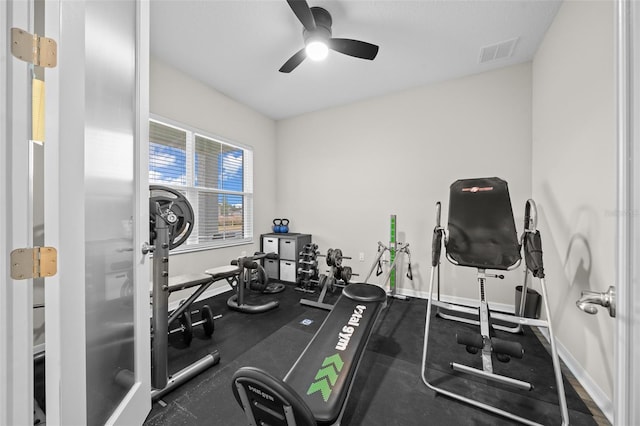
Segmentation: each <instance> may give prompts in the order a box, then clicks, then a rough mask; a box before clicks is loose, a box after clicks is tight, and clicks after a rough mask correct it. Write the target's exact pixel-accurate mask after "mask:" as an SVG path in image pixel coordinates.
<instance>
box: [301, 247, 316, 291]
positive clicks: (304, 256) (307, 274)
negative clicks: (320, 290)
mask: <svg viewBox="0 0 640 426" xmlns="http://www.w3.org/2000/svg"><path fill="white" fill-rule="evenodd" d="M318 254H319V252H318V245H317V244H313V243H310V244H305V245H304V247H303V248H302V251H301V252H300V260H298V264H299V265H300V266H299V267H298V282H297V284H298V286H297V287H296V290H297V291H302V292H305V293H315V289H314V287H315V286H316V285H317V284H318Z"/></svg>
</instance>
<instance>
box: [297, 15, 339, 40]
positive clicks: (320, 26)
mask: <svg viewBox="0 0 640 426" xmlns="http://www.w3.org/2000/svg"><path fill="white" fill-rule="evenodd" d="M311 14H312V15H313V19H314V20H315V21H316V29H315V30H313V31H307V30H306V29H305V30H303V31H302V36H303V37H304V41H305V43H306V42H307V41H308V40H309V39H322V40H325V41H327V40H329V39H330V38H331V24H332V23H333V22H332V20H331V14H329V12H328V11H327V10H326V9H323V8H321V7H312V8H311Z"/></svg>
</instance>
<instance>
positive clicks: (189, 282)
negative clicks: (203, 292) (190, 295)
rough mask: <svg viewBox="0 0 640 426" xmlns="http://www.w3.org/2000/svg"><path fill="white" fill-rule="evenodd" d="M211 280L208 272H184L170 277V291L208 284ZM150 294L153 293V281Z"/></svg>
mask: <svg viewBox="0 0 640 426" xmlns="http://www.w3.org/2000/svg"><path fill="white" fill-rule="evenodd" d="M209 281H211V275H208V274H184V275H176V276H174V277H169V284H168V285H169V293H172V292H174V291H178V290H184V289H186V288H191V287H195V286H199V285H202V284H206V283H208V282H209ZM149 284H150V287H149V294H151V293H153V282H151V283H149Z"/></svg>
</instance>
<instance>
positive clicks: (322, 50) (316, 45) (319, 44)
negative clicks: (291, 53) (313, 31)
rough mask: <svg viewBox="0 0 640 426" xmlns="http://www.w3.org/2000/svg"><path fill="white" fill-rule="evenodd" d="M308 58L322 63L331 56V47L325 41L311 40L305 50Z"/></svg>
mask: <svg viewBox="0 0 640 426" xmlns="http://www.w3.org/2000/svg"><path fill="white" fill-rule="evenodd" d="M305 52H306V53H307V57H308V58H309V59H311V60H313V61H322V60H324V59H325V58H326V57H327V55H328V54H329V47H328V46H327V43H326V42H325V41H324V40H310V41H309V42H308V43H307V46H306V48H305Z"/></svg>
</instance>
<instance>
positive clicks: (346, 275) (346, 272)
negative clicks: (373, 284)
mask: <svg viewBox="0 0 640 426" xmlns="http://www.w3.org/2000/svg"><path fill="white" fill-rule="evenodd" d="M352 274H353V271H352V270H351V266H344V267H343V268H342V273H341V278H342V281H344V283H345V284H349V281H351V275H352Z"/></svg>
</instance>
